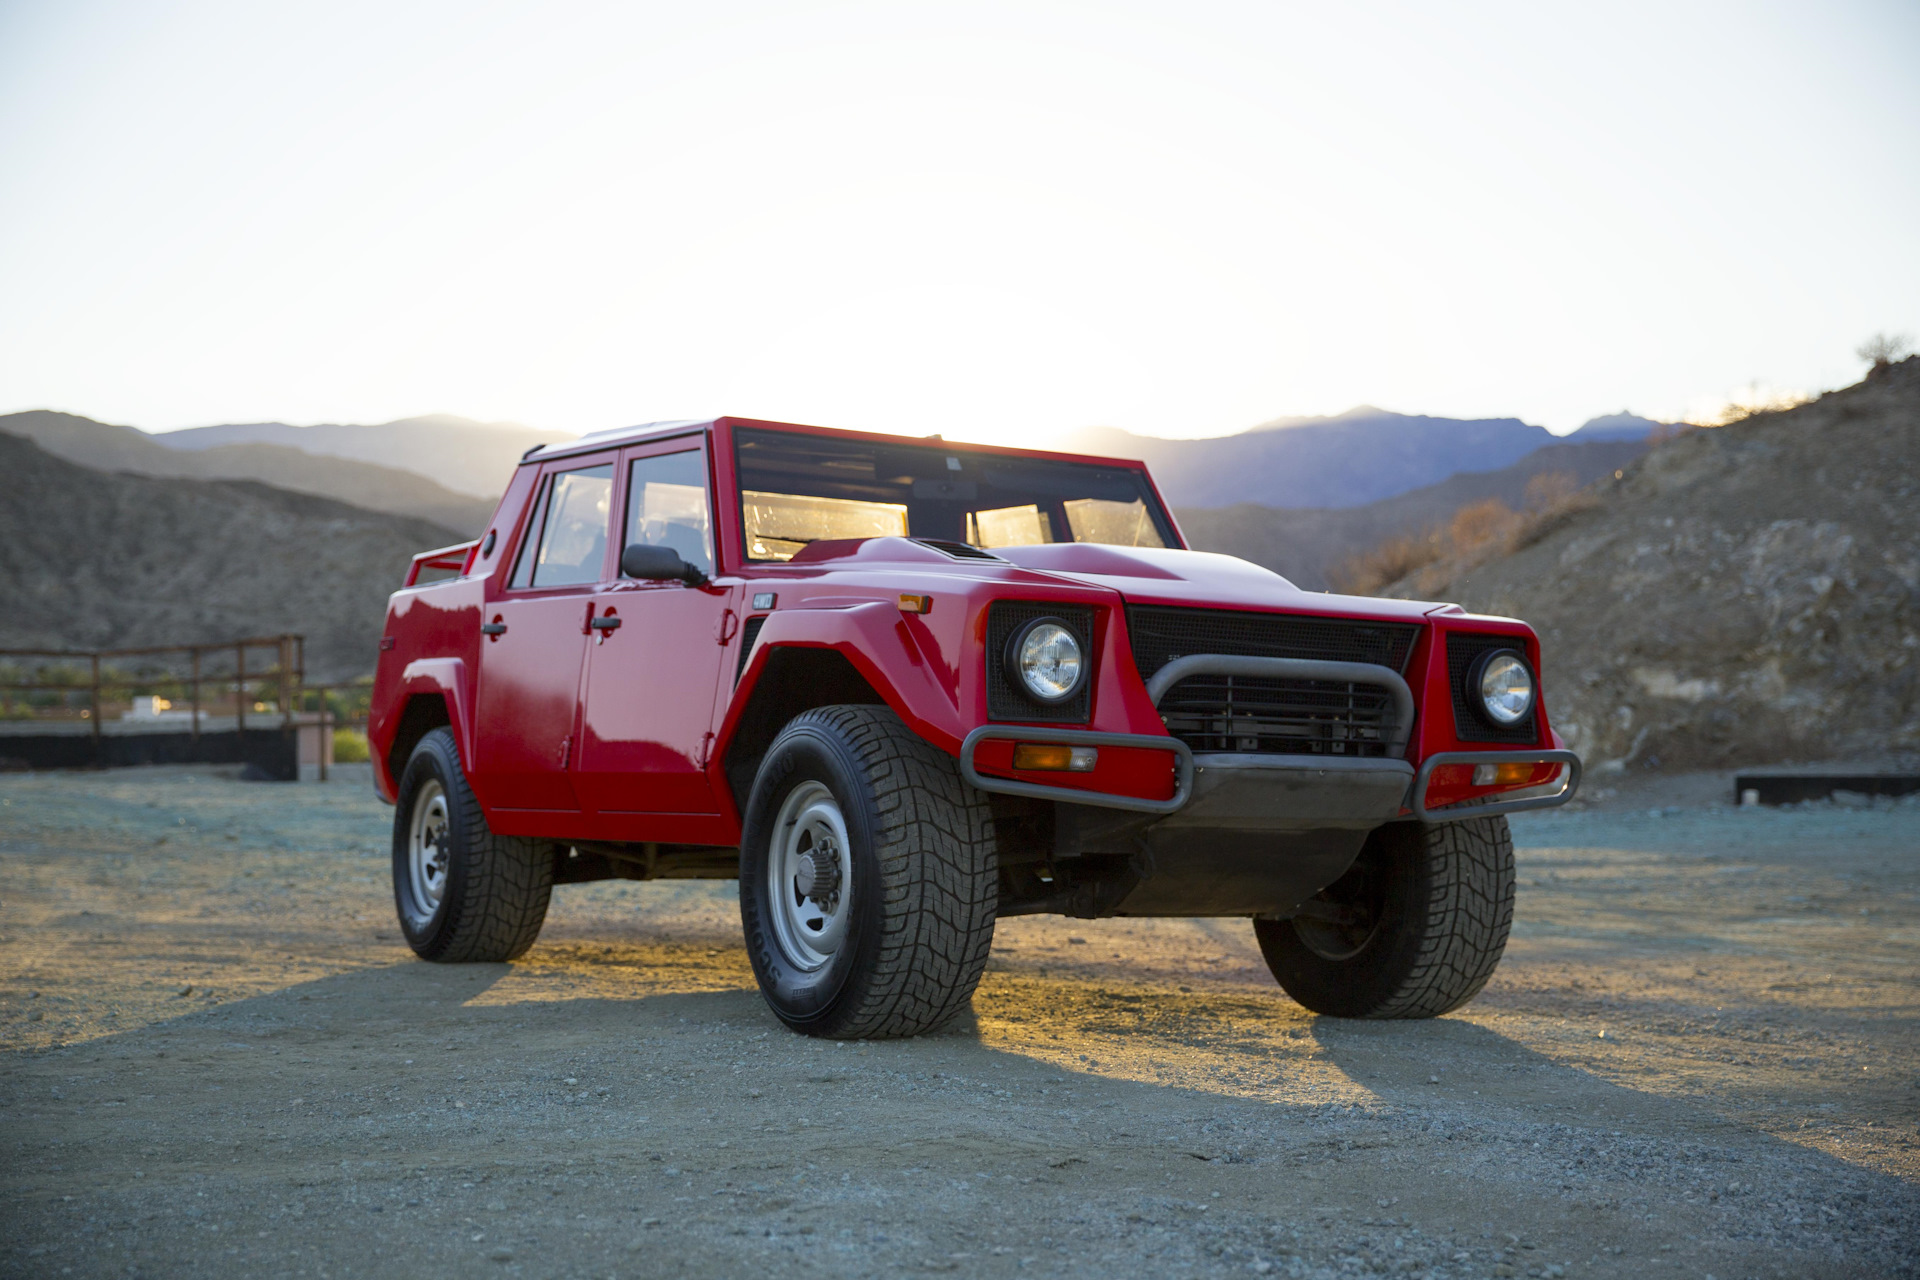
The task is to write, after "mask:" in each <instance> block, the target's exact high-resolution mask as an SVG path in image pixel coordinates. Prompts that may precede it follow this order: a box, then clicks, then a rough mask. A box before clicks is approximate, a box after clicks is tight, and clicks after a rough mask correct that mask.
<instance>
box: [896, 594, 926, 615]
mask: <svg viewBox="0 0 1920 1280" xmlns="http://www.w3.org/2000/svg"><path fill="white" fill-rule="evenodd" d="M900 612H902V613H932V612H933V597H932V596H901V597H900Z"/></svg>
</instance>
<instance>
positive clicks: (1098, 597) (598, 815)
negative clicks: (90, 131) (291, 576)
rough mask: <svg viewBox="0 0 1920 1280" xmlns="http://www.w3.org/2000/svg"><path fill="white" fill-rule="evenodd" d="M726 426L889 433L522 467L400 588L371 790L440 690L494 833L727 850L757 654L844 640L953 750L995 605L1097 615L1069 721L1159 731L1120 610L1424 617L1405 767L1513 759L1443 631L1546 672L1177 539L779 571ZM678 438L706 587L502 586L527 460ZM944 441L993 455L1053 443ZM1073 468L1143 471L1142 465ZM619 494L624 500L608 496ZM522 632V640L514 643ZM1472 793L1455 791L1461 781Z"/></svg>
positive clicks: (640, 439) (874, 546) (1104, 766)
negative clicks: (744, 442)
mask: <svg viewBox="0 0 1920 1280" xmlns="http://www.w3.org/2000/svg"><path fill="white" fill-rule="evenodd" d="M736 425H751V426H756V427H778V428H781V429H785V430H792V431H799V432H806V433H812V434H821V435H835V436H846V437H852V438H860V439H875V440H889V439H893V438H894V437H886V436H866V435H863V434H861V433H853V432H834V431H829V430H828V429H826V428H818V427H800V426H791V425H789V424H778V423H760V422H752V423H749V422H747V421H746V420H744V419H726V418H722V419H717V420H714V421H712V422H707V423H676V424H671V425H670V426H667V427H663V428H659V429H655V430H652V431H647V430H636V431H633V432H627V433H608V434H607V435H605V436H604V437H588V438H586V439H584V440H581V441H578V442H575V443H574V444H571V445H568V446H566V447H565V448H564V449H558V450H552V451H547V452H543V453H542V455H541V457H540V458H539V459H538V460H537V461H530V462H528V463H526V464H523V465H522V466H521V468H520V469H519V472H518V474H517V475H516V476H515V479H514V482H513V484H512V486H511V487H510V488H509V490H508V492H507V495H506V497H505V498H503V499H502V502H501V505H500V509H499V511H498V512H497V513H496V516H495V521H496V523H495V525H494V532H495V533H497V535H498V540H497V545H496V546H495V547H494V548H493V549H492V551H491V553H490V554H476V556H475V557H474V558H473V559H472V560H471V562H470V565H469V569H468V572H467V575H466V576H464V577H462V578H460V579H458V580H456V581H453V582H447V583H439V584H434V585H430V586H426V587H414V588H409V589H407V590H403V591H400V592H397V593H395V595H394V597H393V603H392V605H391V607H390V610H389V614H388V621H387V632H386V634H387V636H388V638H390V639H391V640H392V641H393V644H392V647H391V648H390V649H388V650H386V651H384V652H383V653H382V654H381V663H380V672H379V675H378V677H377V678H376V684H375V698H374V714H373V717H372V720H371V725H370V736H371V738H372V740H373V743H374V748H375V758H376V760H377V761H378V762H379V763H378V765H377V767H376V777H377V786H378V787H379V789H380V791H381V793H382V794H383V795H384V796H387V797H388V798H391V797H392V795H393V784H394V779H393V778H392V776H391V774H390V772H389V769H388V761H387V759H386V757H387V753H388V748H389V747H390V745H391V744H392V743H393V742H394V740H395V735H396V733H397V732H398V731H399V729H400V726H401V724H402V720H403V717H404V711H405V707H406V705H407V702H408V699H409V698H412V697H415V696H420V695H437V696H440V697H442V698H444V700H445V705H446V707H447V709H448V714H449V717H450V718H451V720H452V722H453V725H454V729H455V733H456V736H457V737H458V739H459V741H460V743H461V749H462V752H463V757H464V758H465V759H466V760H467V761H469V767H470V770H471V771H472V773H473V783H474V789H475V792H476V794H478V795H479V797H480V800H481V803H482V805H483V806H484V807H485V808H486V809H487V812H488V818H489V821H491V822H493V824H494V826H495V829H496V830H500V831H502V832H511V833H517V834H529V835H542V836H549V837H552V838H555V839H599V840H623V841H639V840H658V841H674V842H691V843H705V844H721V845H725V844H733V843H737V842H738V839H739V816H738V814H737V813H736V812H735V808H734V803H733V798H732V794H731V791H730V789H729V787H728V784H727V778H726V776H725V772H724V768H723V765H724V760H725V756H726V749H727V746H728V744H729V743H730V742H731V741H732V740H733V737H734V735H735V733H736V732H737V730H738V728H739V722H740V719H741V716H742V713H743V711H744V710H745V708H746V707H747V705H748V702H749V699H750V698H751V696H752V694H753V691H754V689H755V687H756V685H757V682H758V681H759V680H760V678H761V676H762V674H763V673H764V672H765V671H766V669H767V667H768V661H769V656H770V655H771V654H772V653H773V652H775V651H776V650H778V649H780V648H782V647H800V648H825V649H832V650H836V651H838V652H839V653H841V654H843V655H844V656H845V657H846V659H847V660H848V661H849V662H850V663H851V664H852V665H853V667H854V668H855V669H856V670H857V671H858V672H859V673H860V674H861V675H862V676H863V677H864V678H865V679H866V680H867V681H868V682H869V683H870V684H871V685H872V686H873V688H874V689H875V690H876V691H877V692H878V693H879V695H880V696H881V698H882V699H884V700H885V702H886V703H887V705H888V706H890V707H892V708H893V710H894V711H896V712H897V713H898V714H899V715H900V717H901V718H902V720H904V721H905V722H906V724H907V725H909V726H910V727H911V728H912V729H913V730H914V731H915V732H916V733H918V734H920V735H921V736H922V737H923V738H925V739H926V740H927V741H928V742H930V743H932V744H934V745H935V746H937V747H939V748H940V749H941V750H943V751H946V752H948V753H950V754H957V753H958V751H959V749H960V743H961V740H962V739H963V738H964V737H965V736H966V734H967V733H968V732H969V731H971V730H972V729H974V728H976V727H978V726H980V725H982V724H985V723H987V722H988V716H987V691H986V682H985V660H984V647H985V640H986V622H987V606H988V604H989V603H990V602H992V601H994V600H1004V599H1023V598H1024V599H1039V600H1048V601H1059V602H1062V603H1073V604H1081V605H1086V606H1089V607H1091V608H1092V610H1093V614H1094V636H1093V641H1094V643H1093V649H1094V662H1093V686H1092V694H1091V714H1090V719H1089V721H1088V722H1087V724H1086V725H1085V726H1083V727H1085V728H1088V729H1091V730H1096V731H1101V732H1110V733H1136V734H1151V735H1158V736H1165V734H1166V730H1165V728H1164V726H1163V725H1162V724H1161V721H1160V717H1159V714H1158V713H1157V711H1156V710H1155V709H1154V706H1153V704H1152V701H1151V700H1150V699H1149V697H1148V695H1147V691H1146V687H1145V685H1144V683H1143V682H1142V681H1141V679H1140V676H1139V674H1138V672H1137V671H1136V669H1135V667H1134V664H1133V660H1132V649H1131V647H1130V644H1129V642H1128V637H1127V623H1126V609H1125V606H1126V605H1127V604H1128V603H1134V604H1159V605H1180V606H1190V607H1196V608H1210V609H1248V610H1258V611H1262V612H1281V613H1292V614H1299V615H1304V616H1322V617H1338V618H1362V619H1372V620H1382V621H1396V622H1412V623H1416V624H1419V625H1420V627H1421V634H1420V637H1419V639H1418V641H1417V642H1416V644H1415V647H1414V650H1413V653H1412V655H1411V657H1410V659H1409V662H1408V667H1407V672H1406V677H1407V682H1408V684H1409V685H1410V686H1411V688H1412V690H1413V693H1414V698H1415V703H1416V708H1417V710H1416V722H1415V725H1414V735H1413V739H1412V742H1411V744H1410V746H1409V749H1408V752H1407V758H1408V760H1409V761H1411V762H1412V763H1413V764H1415V765H1416V766H1417V765H1418V764H1419V763H1420V761H1421V760H1423V759H1424V758H1426V757H1427V756H1429V755H1431V754H1433V753H1435V752H1439V751H1455V750H1486V751H1499V750H1503V749H1506V748H1503V747H1499V746H1488V745H1487V744H1479V743H1463V742H1460V741H1459V740H1458V738H1457V736H1456V734H1455V729H1454V723H1453V715H1452V703H1451V695H1450V691H1449V689H1448V675H1447V664H1446V650H1445V642H1444V633H1445V632H1446V631H1448V630H1464V631H1471V632H1475V633H1478V634H1489V633H1497V634H1503V635H1511V636H1512V637H1513V638H1514V641H1515V644H1516V647H1520V648H1523V649H1524V651H1525V652H1526V654H1527V657H1528V658H1529V660H1530V661H1531V663H1532V664H1533V667H1534V670H1535V671H1536V672H1538V671H1539V662H1540V647H1539V641H1538V639H1537V638H1536V637H1535V636H1534V634H1533V632H1532V631H1531V629H1529V628H1528V627H1527V626H1526V625H1525V624H1524V623H1520V622H1516V621H1513V620H1512V619H1505V618H1484V617H1475V616H1472V615H1468V614H1465V613H1463V612H1461V611H1459V610H1458V609H1456V608H1453V607H1452V606H1436V605H1432V604H1426V603H1416V602H1409V601H1399V600H1381V599H1373V598H1364V597H1350V596H1334V595H1327V594H1322V593H1318V592H1307V591H1302V590H1300V589H1299V588H1297V587H1295V586H1294V585H1293V584H1292V583H1290V582H1288V581H1286V580H1285V579H1284V578H1281V577H1279V576H1278V575H1276V574H1273V573H1271V572H1269V571H1267V570H1265V569H1262V568H1260V567H1258V566H1256V565H1252V564H1249V563H1247V562H1246V561H1243V560H1238V559H1235V558H1233V557H1230V556H1222V555H1213V554H1207V553H1199V552H1192V551H1187V550H1184V549H1180V548H1176V549H1168V550H1160V549H1152V550H1148V549H1136V548H1121V547H1109V546H1100V545H1093V544H1054V545H1048V546H1031V547H1011V548H1006V549H1004V550H1001V551H999V552H997V553H996V554H997V555H998V556H999V557H1000V560H998V561H996V560H977V561H976V560H956V559H953V558H951V557H948V556H946V555H944V554H942V553H941V552H939V551H937V550H934V549H932V548H930V547H927V546H924V545H922V544H919V543H916V542H912V541H909V540H906V539H900V538H877V539H870V540H865V541H858V540H855V541H848V542H842V543H815V544H813V545H812V546H811V547H809V548H808V549H807V550H806V551H805V552H804V553H802V554H801V555H800V556H797V557H795V559H794V560H792V561H790V562H787V563H784V564H779V563H747V562H745V560H744V556H743V554H742V544H741V527H740V517H739V511H738V503H737V499H736V484H735V472H734V463H733V451H732V429H733V427H734V426H736ZM675 437H686V438H687V439H688V441H689V443H693V442H700V443H704V445H705V447H706V449H707V452H708V458H709V465H710V470H711V474H712V479H713V488H712V503H713V511H712V523H713V529H714V541H715V543H716V544H717V545H716V548H715V550H716V553H717V568H718V572H717V573H716V574H715V575H714V577H713V580H712V581H711V582H710V583H709V584H707V585H706V586H703V587H693V588H690V587H686V586H683V585H681V584H678V583H666V584H659V583H638V582H634V581H631V580H619V579H617V578H616V576H615V575H616V573H617V569H616V564H617V555H615V554H613V551H612V548H611V542H612V540H610V550H609V554H608V558H607V559H608V563H607V569H606V572H605V574H604V575H603V578H604V580H603V581H602V582H601V583H599V584H597V585H593V586H588V587H580V588H561V589H556V590H554V591H551V592H524V591H512V590H508V589H507V587H506V582H507V578H508V575H509V573H510V571H511V566H512V564H513V559H514V556H515V555H516V554H517V552H518V548H519V545H520V542H521V541H522V540H524V538H525V537H526V536H527V534H528V530H527V529H525V528H523V526H525V525H526V524H527V523H528V522H527V520H526V515H527V508H528V506H529V505H530V499H531V498H532V497H533V496H534V494H535V492H536V487H537V475H538V474H539V473H541V472H542V471H543V469H551V464H552V463H553V462H554V461H555V460H556V459H564V460H565V463H564V465H565V466H567V467H578V466H583V465H589V462H588V461H587V459H589V458H591V459H593V460H597V459H599V458H600V457H601V456H602V455H605V456H607V457H609V458H613V457H616V456H622V457H630V456H632V455H631V453H630V452H625V451H631V450H633V449H635V448H636V447H639V446H644V445H647V444H649V443H650V442H653V441H658V440H665V439H670V438H675ZM946 447H948V448H950V449H954V450H964V451H967V452H976V453H992V454H999V455H1005V456H1010V457H1036V458H1054V459H1058V458H1061V457H1063V456H1066V455H1060V454H1052V453H1041V452H1036V451H1030V450H1020V449H1000V448H992V449H989V448H987V447H985V446H972V445H958V444H949V445H947V446H946ZM1079 460H1081V461H1088V462H1096V463H1100V464H1103V465H1106V466H1124V467H1132V468H1137V469H1139V470H1142V471H1144V467H1143V466H1142V465H1141V464H1139V463H1135V462H1124V461H1117V460H1115V459H1108V458H1084V459H1079ZM1149 484H1151V480H1150V479H1149ZM1155 492H1156V494H1157V490H1156V491H1155ZM614 501H615V509H616V510H618V509H619V503H620V501H621V497H620V494H619V492H618V491H616V495H615V499H614ZM1176 536H1177V529H1176ZM483 546H484V543H483ZM763 592H773V593H776V594H777V597H778V602H777V607H775V608H773V609H772V610H760V611H755V610H754V609H753V608H752V607H751V601H752V598H753V596H754V595H755V594H757V593H763ZM902 595H924V596H931V597H932V607H931V609H930V610H929V611H927V612H925V613H905V612H902V611H901V609H900V607H899V601H900V597H901V596H902ZM589 606H591V607H592V608H593V609H594V610H595V611H596V614H597V615H600V616H604V615H605V613H606V612H607V611H609V610H612V611H614V612H615V613H616V614H617V615H618V616H619V617H620V619H621V626H620V628H619V629H618V630H614V631H611V632H607V631H601V632H597V633H594V636H595V638H593V639H589V637H588V631H587V628H586V622H587V618H588V612H587V611H588V608H589ZM755 616H759V617H760V618H762V623H761V628H760V631H759V636H758V640H757V642H756V645H755V648H754V652H753V655H752V658H751V660H750V661H749V662H748V663H747V665H746V667H745V669H744V670H743V671H741V673H740V679H739V680H738V682H737V684H736V683H734V682H733V681H732V679H731V676H732V674H733V672H734V671H735V670H736V669H738V662H739V650H738V648H737V646H738V645H739V643H740V637H741V635H742V634H743V628H742V624H743V623H744V622H745V621H746V620H748V619H749V618H752V617H755ZM496 618H497V619H499V620H500V621H502V622H504V623H505V624H506V625H507V627H508V630H507V632H506V633H505V634H504V635H501V636H498V637H488V638H487V639H486V640H485V641H484V642H483V641H482V640H481V638H480V636H479V634H478V632H479V626H480V624H481V622H482V621H483V620H493V619H496ZM523 637H524V638H525V639H526V641H528V643H526V644H524V645H522V644H513V645H511V647H510V642H512V641H518V640H521V639H522V638H523ZM575 654H578V655H579V658H578V660H576V659H575V657H574V656H573V655H575ZM1539 700H1540V699H1538V698H1537V699H1536V701H1537V702H1538V701H1539ZM1535 723H1536V730H1537V744H1536V745H1537V746H1541V747H1545V746H1557V745H1558V741H1557V739H1556V738H1555V736H1554V735H1553V734H1552V731H1551V729H1550V728H1549V726H1548V724H1547V721H1546V715H1545V712H1544V710H1537V711H1536V713H1535ZM563 740H564V743H563ZM563 747H564V750H563ZM1012 748H1013V744H1012V743H1010V742H1008V743H994V742H990V743H987V744H983V747H982V750H981V752H980V755H979V758H978V761H977V764H978V767H979V768H980V769H981V771H982V772H983V773H987V774H998V775H1000V776H1004V777H1012V778H1018V779H1020V780H1023V781H1032V782H1038V783H1041V784H1044V785H1049V786H1062V787H1067V788H1073V789H1081V790H1104V791H1108V792H1111V793H1113V794H1118V795H1128V796H1135V797H1143V798H1151V799H1159V798H1164V797H1166V796H1168V795H1170V794H1171V788H1172V785H1173V782H1172V779H1171V776H1170V768H1169V756H1170V754H1171V753H1169V752H1158V751H1142V750H1132V751H1129V750H1125V749H1103V750H1102V753H1101V757H1100V761H1099V765H1098V767H1097V768H1096V769H1095V770H1094V771H1093V772H1091V773H1086V774H1072V773H1067V772H1057V773H1056V772H1033V771H1023V772H1020V773H1015V772H1014V771H1013V770H1012V768H1011V757H1012ZM562 760H564V768H562V767H559V766H560V762H561V761H562ZM546 762H551V763H552V765H553V767H551V768H549V767H547V764H546ZM1489 790H1494V789H1493V788H1467V789H1466V790H1465V791H1464V792H1463V793H1462V794H1484V793H1485V792H1487V791H1489ZM536 802H537V803H536Z"/></svg>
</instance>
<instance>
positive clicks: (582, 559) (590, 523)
mask: <svg viewBox="0 0 1920 1280" xmlns="http://www.w3.org/2000/svg"><path fill="white" fill-rule="evenodd" d="M536 504H537V510H536V511H535V514H534V519H533V520H532V521H531V522H530V523H529V524H528V526H527V537H526V540H525V541H524V542H522V543H521V545H520V558H519V560H518V561H516V562H515V564H514V566H513V577H512V579H511V580H510V581H509V582H508V584H507V585H508V586H510V587H567V586H577V585H580V584H582V583H593V582H598V581H600V572H601V570H602V568H603V567H604V566H605V564H606V558H607V525H608V520H609V517H610V516H611V514H612V504H613V466H612V464H611V463H608V464H605V465H602V466H598V467H582V468H581V469H580V470H578V471H562V472H559V473H557V474H555V475H553V476H552V477H550V478H549V479H548V481H547V483H546V485H545V487H544V488H542V489H541V491H540V496H539V498H538V499H536Z"/></svg>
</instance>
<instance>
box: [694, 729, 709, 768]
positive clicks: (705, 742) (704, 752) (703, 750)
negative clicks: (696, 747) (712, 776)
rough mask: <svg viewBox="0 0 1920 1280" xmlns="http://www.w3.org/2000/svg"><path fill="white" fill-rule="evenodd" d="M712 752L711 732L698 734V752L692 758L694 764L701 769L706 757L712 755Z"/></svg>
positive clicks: (704, 765) (705, 762) (705, 763)
mask: <svg viewBox="0 0 1920 1280" xmlns="http://www.w3.org/2000/svg"><path fill="white" fill-rule="evenodd" d="M712 753H713V734H712V733H711V732H707V733H703V734H701V735H700V754H699V756H698V757H697V758H696V759H695V760H694V764H696V765H698V766H699V767H700V768H702V769H704V768H706V767H707V758H708V757H709V756H710V755H712Z"/></svg>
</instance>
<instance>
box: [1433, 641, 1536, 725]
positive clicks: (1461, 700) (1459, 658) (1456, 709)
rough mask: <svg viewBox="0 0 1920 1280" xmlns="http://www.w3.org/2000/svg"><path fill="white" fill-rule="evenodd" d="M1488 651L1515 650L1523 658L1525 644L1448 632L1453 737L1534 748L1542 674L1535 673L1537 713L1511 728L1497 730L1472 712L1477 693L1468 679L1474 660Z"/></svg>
mask: <svg viewBox="0 0 1920 1280" xmlns="http://www.w3.org/2000/svg"><path fill="white" fill-rule="evenodd" d="M1489 649H1512V650H1514V651H1516V652H1518V653H1519V654H1521V655H1522V656H1525V654H1526V652H1527V646H1526V644H1525V643H1524V642H1523V641H1521V639H1520V638H1519V637H1518V636H1489V635H1472V634H1469V633H1466V632H1460V631H1449V632H1448V633H1447V687H1448V688H1450V689H1452V690H1453V735H1454V737H1456V738H1458V739H1460V741H1462V742H1499V743H1504V744H1506V745H1508V746H1532V745H1533V744H1534V743H1535V742H1537V741H1539V738H1540V729H1539V719H1540V708H1539V697H1540V688H1539V684H1538V681H1539V679H1540V676H1539V673H1538V672H1535V673H1534V680H1535V685H1534V694H1533V696H1534V714H1533V715H1532V716H1531V717H1530V718H1528V719H1527V720H1524V721H1522V722H1521V723H1519V724H1517V725H1515V726H1514V727H1513V728H1511V729H1496V728H1494V727H1493V726H1492V725H1490V724H1488V723H1487V722H1486V721H1485V720H1483V719H1481V718H1480V716H1479V714H1478V713H1476V712H1475V711H1474V709H1473V701H1472V699H1473V697H1474V693H1473V691H1472V690H1471V689H1469V688H1467V676H1468V674H1469V673H1470V672H1471V671H1472V670H1473V663H1474V659H1476V658H1478V657H1479V656H1480V655H1481V654H1483V653H1485V652H1487V651H1488V650H1489Z"/></svg>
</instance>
